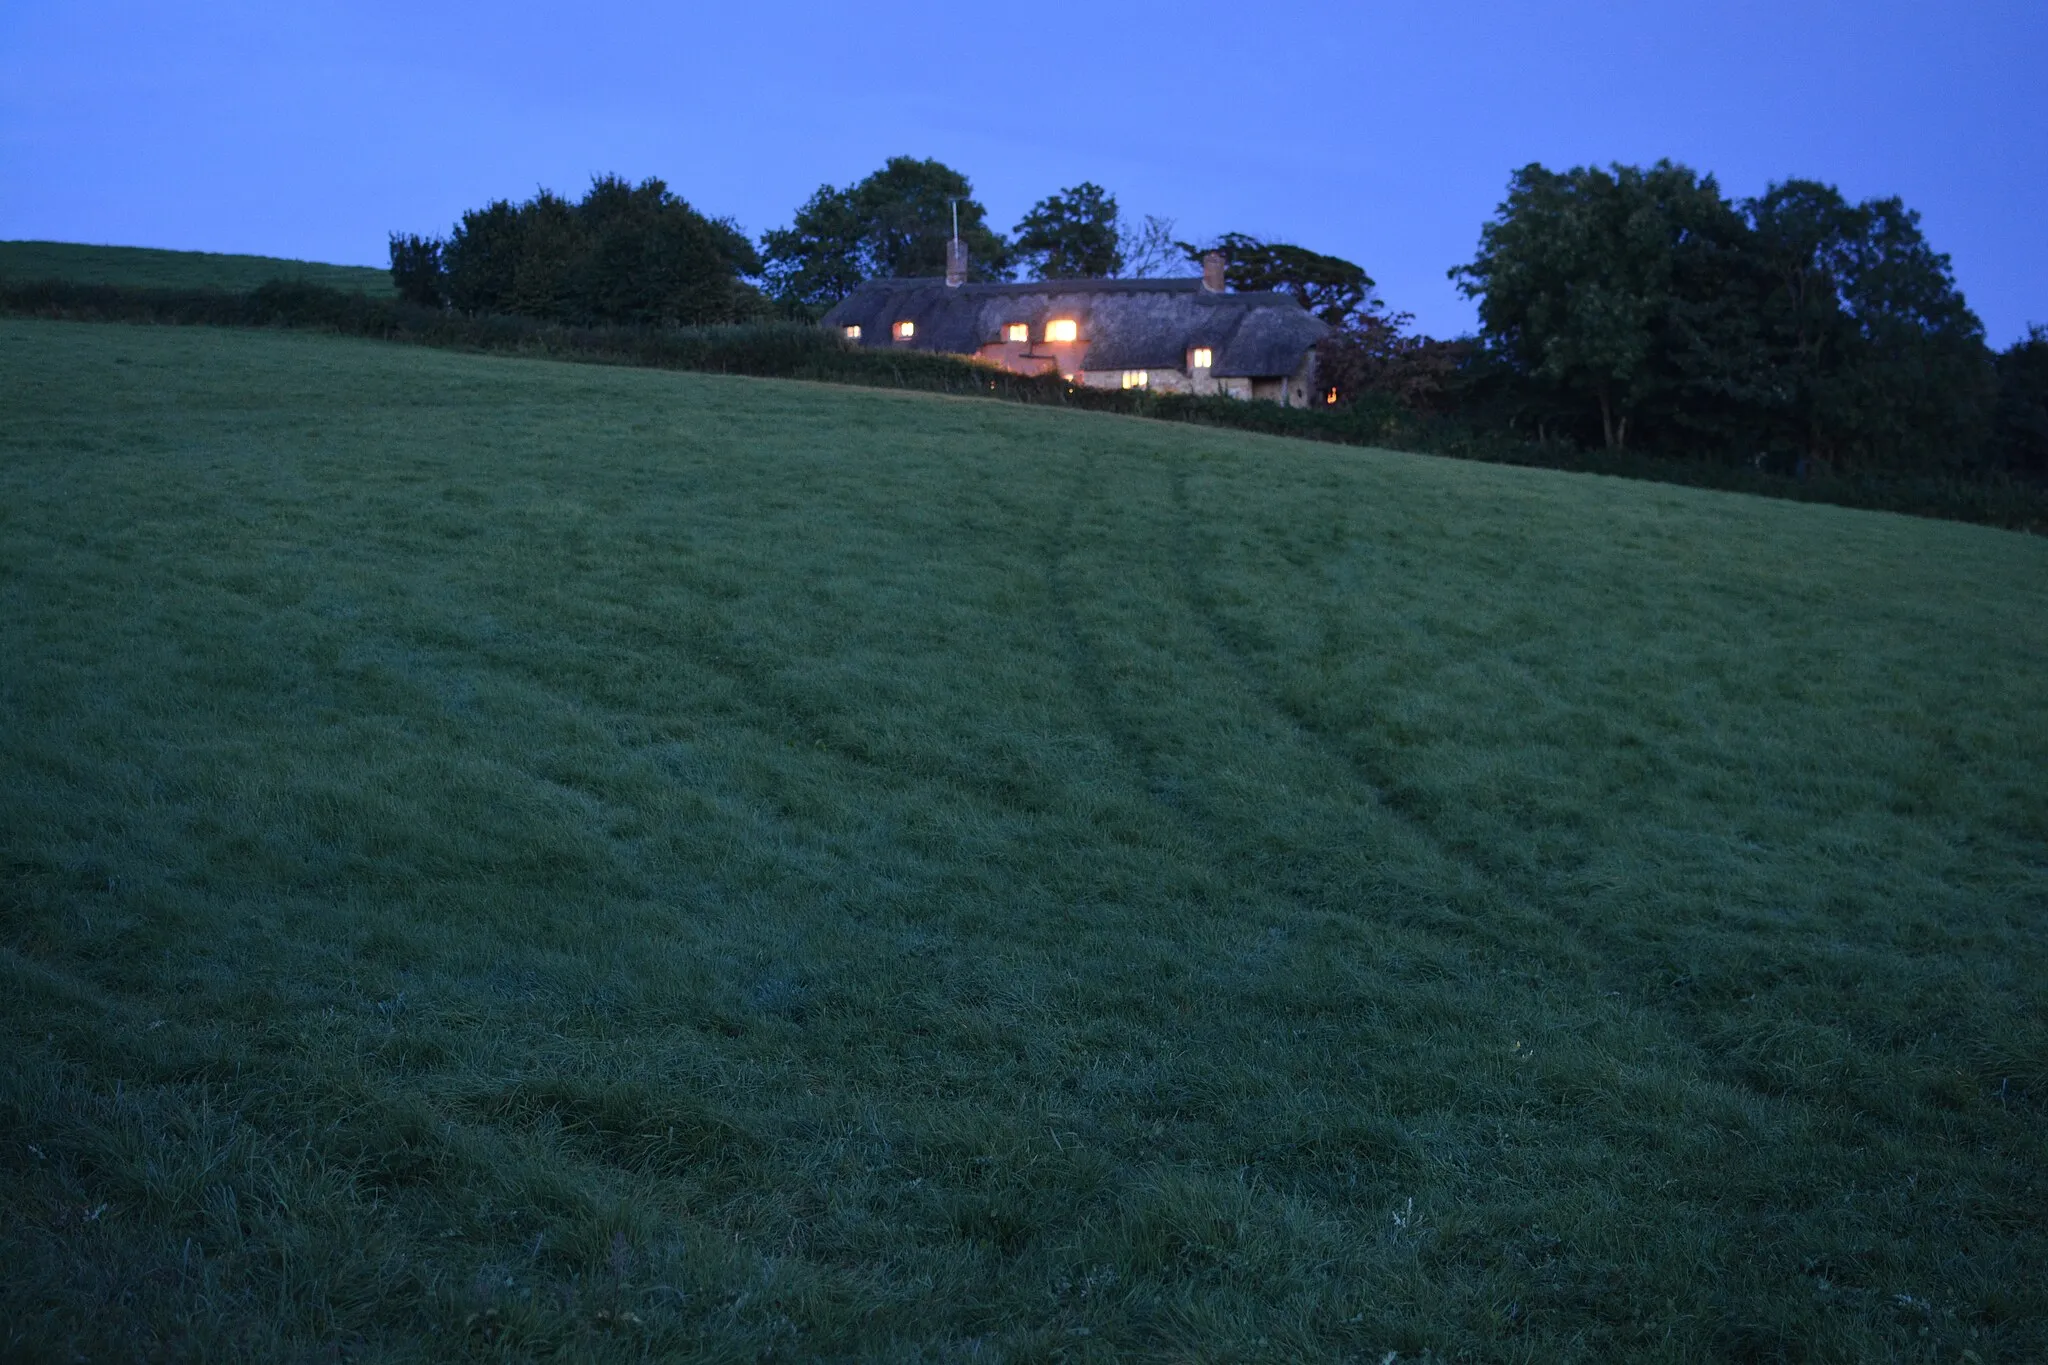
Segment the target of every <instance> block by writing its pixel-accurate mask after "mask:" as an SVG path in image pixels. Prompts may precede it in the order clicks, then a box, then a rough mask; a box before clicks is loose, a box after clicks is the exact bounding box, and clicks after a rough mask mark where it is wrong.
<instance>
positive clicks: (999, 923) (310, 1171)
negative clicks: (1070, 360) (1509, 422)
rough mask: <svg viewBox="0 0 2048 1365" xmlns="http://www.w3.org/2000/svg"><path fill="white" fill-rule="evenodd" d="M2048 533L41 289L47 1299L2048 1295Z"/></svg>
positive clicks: (1652, 1312) (1386, 1329)
mask: <svg viewBox="0 0 2048 1365" xmlns="http://www.w3.org/2000/svg"><path fill="white" fill-rule="evenodd" d="M2044 718H2048V543H2044V542H2043V541H2042V540H2041V539H2039V538H2032V537H2025V536H2020V535H2015V534H2010V533H2004V532H1998V531H1991V530H1986V529H1984V528H1980V527H1972V526H1964V525H1957V524H1952V523H1941V522H1928V521H1915V520H1908V519H1905V518H1897V517H1891V516H1885V515H1877V514H1869V513H1858V512H1848V511H1840V510H1836V509H1830V508H1819V507H1810V506H1800V505H1796V504H1792V503H1785V502H1770V501H1764V500H1756V499H1748V498H1742V497H1735V496H1729V495H1721V494H1713V493H1704V492H1694V491H1689V490H1682V489H1675V488H1671V487H1665V486H1659V485H1653V484H1643V483H1624V482H1618V481H1610V480H1604V479H1594V478H1589V477H1574V476H1567V475H1560V474H1553V473H1546V472H1539V471H1528V470H1514V469H1503V468H1497V467H1491V466H1485V465H1475V464H1465V463H1457V462H1450V461H1443V460H1435V459H1430V458H1427V457H1412V456H1401V455H1391V454H1384V453H1378V452H1370V451H1359V450H1354V449H1344V448H1336V447H1329V446H1311V445H1305V444H1296V443H1290V442H1285V441H1280V440H1274V439H1268V438H1260V437H1252V436H1245V435H1235V434H1230V433H1223V432H1216V431H1205V430H1203V429H1199V428H1193V427H1185V426H1167V425H1163V424H1158V423H1147V422H1140V421H1135V420H1129V419H1123V418H1115V417H1104V416H1089V415H1084V414H1074V413H1064V412H1058V411H1047V410H1042V409H1034V408H1028V407H1022V406H1015V405H1008V404H995V403H986V402H976V401H971V400H954V399H945V398H937V397H929V396H921V395H914V394H898V393H887V392H877V391H870V390H858V389H832V388H825V387H817V386H807V385H801V384H793V383H782V382H772V381H757V380H744V379H728V378H721V377H716V376H705V375H688V374H674V373H658V372H650V371H639V370H628V369H609V368H598V367H588V366H582V367H579V366H566V365H556V364H551V363H544V362H527V361H516V360H505V359H495V358H488V357H478V356H465V355H460V354H454V353H449V352H440V351H432V350H425V349H415V348H396V347H383V346H379V345H377V344H374V343H366V342H354V341H346V340H340V339H335V338H322V337H317V336H308V335H296V334H276V333H268V334H266V333H252V332H238V331H228V330H212V329H158V328H129V327H122V326H114V325H103V326H86V325H75V324H62V323H37V322H21V321H4V322H0V971H4V977H0V981H4V994H0V1057H4V1059H5V1060H4V1063H0V1209H5V1210H6V1213H5V1215H4V1217H0V1356H5V1357H8V1358H27V1359H49V1360H62V1361H70V1360H72V1359H75V1358H80V1357H83V1358H89V1359H138V1358H144V1359H158V1358H173V1359H182V1358H193V1359H198V1358H204V1359H209V1360H230V1359H248V1360H264V1361H270V1360H289V1359H308V1360H315V1359H317V1360H323V1361H325V1360H335V1359H348V1360H411V1359H422V1358H436V1359H446V1358H474V1359H480V1360H511V1359H528V1358H536V1357H548V1356H560V1357H562V1358H567V1359H619V1360H624V1359H642V1358H649V1357H654V1358H674V1357H683V1356H687V1357H689V1358H692V1359H705V1360H734V1361H737V1360H756V1359H778V1360H854V1359H860V1360H914V1361H929V1362H941V1361H946V1362H953V1361H959V1362H967V1361H1026V1360H1046V1361H1051V1360H1072V1361H1109V1360H1140V1361H1145V1360H1154V1361H1161V1362H1166V1361H1264V1360H1272V1361H1285V1360H1325V1359H1327V1360H1359V1361H1369V1362H1381V1361H1385V1360H1387V1359H1390V1358H1398V1359H1400V1360H1407V1361H1415V1360H1422V1359H1428V1360H1439V1361H1447V1360H1466V1359H1470V1360H1487V1361H1546V1360H1613V1359H1622V1358H1628V1359H1635V1360H1670V1361H1695V1360H1708V1359H1721V1360H1741V1361H1754V1360H1779V1359H1785V1360H1845V1361H1846V1360H1885V1359H1898V1360H1927V1361H1965V1360H1975V1361H1981V1362H1989V1361H2028V1360H2040V1359H2043V1358H2048V1290H2044V1288H2043V1286H2044V1285H2048V1231H2044V1229H2048V1136H2044V1134H2048V1127H2044V1118H2048V951H2044V935H2043V924H2044V909H2048V782H2044V780H2043V779H2044V775H2048V723H2044Z"/></svg>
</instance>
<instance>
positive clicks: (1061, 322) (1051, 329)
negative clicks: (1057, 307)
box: [1045, 318, 1081, 341]
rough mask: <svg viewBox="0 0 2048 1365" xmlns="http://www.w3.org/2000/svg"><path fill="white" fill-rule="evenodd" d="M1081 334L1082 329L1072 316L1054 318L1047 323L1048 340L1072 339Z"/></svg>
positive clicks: (1046, 337)
mask: <svg viewBox="0 0 2048 1365" xmlns="http://www.w3.org/2000/svg"><path fill="white" fill-rule="evenodd" d="M1080 335H1081V329H1080V328H1078V327H1076V326H1075V325H1074V320H1073V319H1072V318H1054V319H1053V320H1052V321H1051V322H1048V323H1046V324H1045V339H1046V340H1047V341H1072V340H1074V338H1076V337H1078V336H1080Z"/></svg>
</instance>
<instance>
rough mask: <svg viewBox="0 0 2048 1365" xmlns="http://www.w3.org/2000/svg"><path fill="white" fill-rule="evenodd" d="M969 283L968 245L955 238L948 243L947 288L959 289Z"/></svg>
mask: <svg viewBox="0 0 2048 1365" xmlns="http://www.w3.org/2000/svg"><path fill="white" fill-rule="evenodd" d="M965 283H967V243H965V242H963V241H961V240H960V239H959V238H958V237H955V238H954V239H953V240H952V241H950V242H948V243H946V288H948V289H958V288H959V287H960V286H961V285H963V284H965Z"/></svg>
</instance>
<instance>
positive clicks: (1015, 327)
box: [1003, 322, 1031, 341]
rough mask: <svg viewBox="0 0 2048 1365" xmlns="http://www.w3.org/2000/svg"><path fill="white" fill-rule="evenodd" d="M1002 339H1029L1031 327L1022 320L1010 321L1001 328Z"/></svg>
mask: <svg viewBox="0 0 2048 1365" xmlns="http://www.w3.org/2000/svg"><path fill="white" fill-rule="evenodd" d="M1003 340H1005V341H1029V340H1031V328H1030V327H1029V326H1028V325H1027V324H1025V323H1022V322H1012V323H1010V324H1008V325H1007V326H1005V327H1004V328H1003Z"/></svg>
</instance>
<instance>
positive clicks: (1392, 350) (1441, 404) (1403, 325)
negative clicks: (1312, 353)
mask: <svg viewBox="0 0 2048 1365" xmlns="http://www.w3.org/2000/svg"><path fill="white" fill-rule="evenodd" d="M1414 321H1415V318H1414V315H1413V314H1410V313H1389V312H1387V311H1385V310H1384V309H1377V308H1375V309H1368V310H1364V311H1361V312H1359V313H1357V314H1355V315H1354V316H1353V317H1352V318H1351V320H1350V321H1349V322H1348V323H1347V324H1346V325H1345V326H1343V327H1340V328H1339V329H1337V330H1336V331H1334V332H1332V333H1331V334H1330V335H1329V336H1327V337H1325V338H1324V339H1323V340H1322V341H1321V342H1320V343H1318V344H1317V347H1316V382H1317V384H1318V385H1320V386H1321V387H1322V389H1323V391H1324V393H1325V395H1326V396H1328V395H1334V398H1335V401H1336V402H1337V403H1338V404H1348V403H1354V402H1358V401H1359V400H1361V399H1364V398H1367V397H1369V396H1378V397H1382V398H1390V399H1392V400H1394V401H1395V402H1396V403H1399V404H1400V405H1401V406H1402V407H1404V408H1406V409H1408V410H1409V411H1410V412H1416V413H1424V414H1429V415H1440V414H1443V413H1446V412H1448V411H1450V409H1451V408H1452V406H1453V404H1454V403H1455V402H1456V401H1457V397H1458V388H1459V378H1460V375H1461V373H1462V371H1463V370H1464V368H1465V365H1466V362H1467V361H1468V360H1469V359H1470V358H1471V353H1472V349H1473V346H1472V343H1471V342H1467V341H1438V340H1435V339H1434V338H1431V337H1426V336H1423V335H1421V334H1420V333H1417V332H1413V331H1410V330H1409V328H1410V326H1411V324H1413V322H1414Z"/></svg>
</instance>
